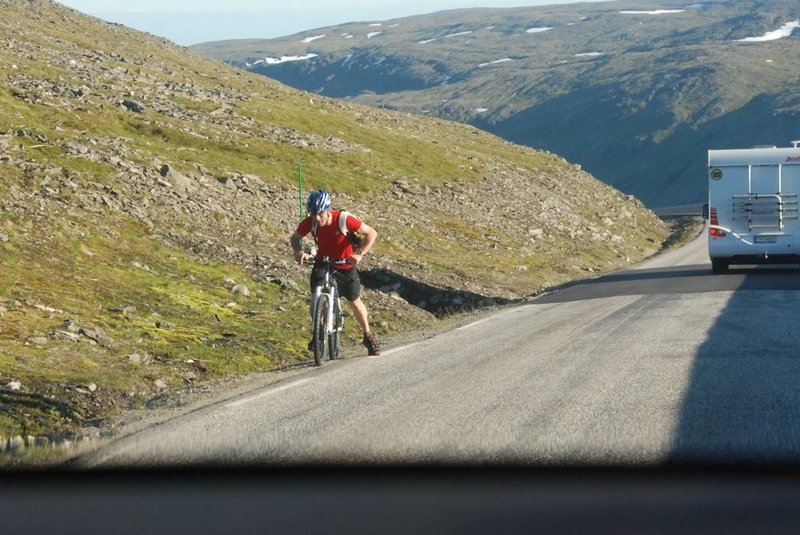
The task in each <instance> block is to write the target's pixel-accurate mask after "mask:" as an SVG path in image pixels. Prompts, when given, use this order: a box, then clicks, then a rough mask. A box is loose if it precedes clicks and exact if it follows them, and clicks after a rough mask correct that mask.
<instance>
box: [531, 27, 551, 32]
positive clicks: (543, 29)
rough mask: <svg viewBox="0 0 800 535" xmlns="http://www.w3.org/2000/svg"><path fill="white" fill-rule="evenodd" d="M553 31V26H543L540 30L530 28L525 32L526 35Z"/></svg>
mask: <svg viewBox="0 0 800 535" xmlns="http://www.w3.org/2000/svg"><path fill="white" fill-rule="evenodd" d="M552 29H553V27H552V26H541V27H539V28H528V29H527V30H525V33H542V32H546V31H547V30H552Z"/></svg>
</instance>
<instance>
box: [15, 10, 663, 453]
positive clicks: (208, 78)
mask: <svg viewBox="0 0 800 535" xmlns="http://www.w3.org/2000/svg"><path fill="white" fill-rule="evenodd" d="M0 9H2V12H3V17H2V18H0V173H2V176H3V180H2V181H0V280H1V281H2V284H0V320H1V321H2V322H1V323H0V445H3V444H7V445H9V446H13V447H14V448H18V447H19V446H20V444H24V443H25V442H26V438H25V437H32V438H30V439H27V440H28V442H29V443H32V442H36V439H35V438H33V437H39V438H40V441H42V442H44V441H46V440H49V441H52V440H63V439H64V437H72V436H75V435H76V433H78V434H80V433H83V434H86V433H90V432H91V429H95V431H94V432H95V433H97V432H98V431H97V429H98V426H100V425H101V424H104V423H108V422H109V421H111V422H113V419H114V417H115V415H117V414H119V411H120V410H122V409H124V408H131V407H133V408H136V407H139V408H146V407H149V406H153V405H158V404H159V403H163V402H165V400H167V399H173V400H174V399H176V397H177V398H179V397H180V395H181V393H185V392H187V391H203V390H204V389H206V388H207V385H209V384H211V382H213V381H219V380H221V379H223V378H226V377H238V376H243V375H246V374H249V373H257V372H263V371H268V370H271V369H275V368H276V367H282V366H290V365H296V364H298V363H304V362H307V359H308V356H307V354H306V352H305V345H306V342H307V339H308V336H309V335H308V326H307V318H306V316H307V312H306V301H305V300H306V284H307V283H306V278H307V275H308V272H307V271H306V270H305V269H303V268H300V267H298V266H295V265H294V264H293V263H292V261H291V257H290V254H289V247H288V236H289V234H290V233H291V231H292V230H293V228H294V226H295V225H296V223H297V220H298V210H299V206H298V204H299V199H298V197H299V195H298V191H297V182H296V179H297V175H298V162H299V163H300V164H301V167H300V170H301V172H302V177H303V178H304V180H305V185H304V186H305V188H304V189H305V192H308V191H309V190H310V189H311V188H316V187H326V188H328V189H329V190H331V191H332V193H333V195H334V199H335V205H336V206H339V207H342V208H347V209H349V210H351V211H353V212H354V213H356V214H357V215H360V216H362V217H363V218H364V219H365V220H366V221H368V222H369V223H370V224H371V225H372V226H374V227H375V228H377V229H378V231H379V234H380V236H379V242H378V245H377V246H376V248H375V250H374V254H372V255H370V257H368V259H367V262H366V263H365V265H364V269H363V271H362V273H363V280H364V282H365V285H366V286H367V289H366V292H365V301H366V302H367V305H368V306H369V308H370V311H371V316H372V320H373V323H374V325H375V326H376V330H377V331H378V333H379V335H381V336H384V337H385V336H390V335H392V334H393V333H399V332H403V331H408V330H413V329H420V328H425V327H428V326H431V325H436V323H437V322H438V321H439V319H438V318H440V317H444V316H446V315H447V314H450V313H453V312H459V311H463V310H469V309H471V308H475V307H487V306H494V305H498V304H503V303H508V302H513V301H516V300H519V299H524V298H525V297H526V296H529V295H531V294H535V293H537V292H539V291H541V290H542V289H544V288H547V287H549V286H552V285H556V284H559V283H562V282H564V281H567V280H571V279H574V278H579V277H585V276H590V275H592V274H593V273H601V272H604V271H608V270H612V269H615V268H618V267H620V266H624V265H627V264H628V263H630V262H634V261H637V260H640V259H642V258H644V257H645V256H647V255H650V254H652V253H653V252H654V251H656V250H657V249H658V248H659V247H660V245H661V243H662V241H663V240H664V239H665V237H666V234H667V229H666V228H665V226H664V224H663V223H662V222H661V221H660V220H659V219H658V218H656V217H655V216H654V215H653V214H652V213H651V212H650V211H648V210H646V209H645V208H644V207H643V205H642V204H641V203H640V202H639V201H637V200H636V199H634V198H632V197H629V196H626V195H623V194H621V193H619V192H618V191H616V190H614V189H612V188H610V187H608V186H606V185H604V184H602V183H601V182H599V181H597V180H596V179H594V178H593V177H592V176H591V175H589V174H587V173H586V172H584V171H583V170H581V168H580V167H579V166H578V165H574V164H570V163H568V162H567V161H565V160H564V159H563V158H561V157H559V156H556V155H554V154H550V153H546V152H540V151H536V150H533V149H530V148H525V147H520V146H516V145H513V144H511V143H508V142H505V141H503V140H500V139H498V138H496V137H494V136H492V135H490V134H487V133H485V132H482V131H480V130H478V129H476V128H473V127H470V126H464V125H460V124H456V123H451V122H446V121H441V120H436V119H431V118H423V117H417V116H413V115H408V114H402V113H396V112H390V111H385V110H378V109H374V108H368V107H362V106H359V105H356V104H352V103H347V102H340V101H335V100H330V99H327V98H324V97H319V96H317V95H311V94H308V93H303V92H300V91H296V90H293V89H290V88H288V87H285V86H283V85H281V84H279V83H276V82H273V81H271V80H268V79H266V78H264V77H261V76H257V75H255V74H249V73H245V72H243V71H241V70H239V69H235V68H233V67H230V66H227V65H225V64H223V63H221V62H217V61H212V60H208V59H204V58H201V57H198V56H195V55H193V54H191V53H189V52H188V51H187V50H186V49H184V48H181V47H177V46H175V45H173V44H171V43H169V42H167V41H165V40H163V39H159V38H156V37H154V36H151V35H147V34H142V33H139V32H135V31H132V30H129V29H127V28H124V27H121V26H119V25H114V24H108V23H104V22H102V21H99V20H96V19H92V18H90V17H86V16H84V15H82V14H80V13H78V12H76V11H74V10H70V9H67V8H64V7H63V6H61V5H59V4H57V3H55V2H51V1H49V0H0ZM354 323H355V322H353V321H352V320H350V321H349V322H348V324H347V330H346V335H347V340H346V342H347V344H348V347H349V348H351V350H352V349H354V348H356V347H357V340H358V333H357V332H355V330H356V327H355V324H354ZM9 437H11V439H13V440H10V439H9ZM19 437H21V438H19ZM20 441H21V442H20Z"/></svg>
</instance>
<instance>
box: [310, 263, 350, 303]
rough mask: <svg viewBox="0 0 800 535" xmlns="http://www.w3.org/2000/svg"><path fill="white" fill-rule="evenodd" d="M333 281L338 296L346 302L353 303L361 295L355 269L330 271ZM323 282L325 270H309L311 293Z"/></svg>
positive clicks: (322, 268)
mask: <svg viewBox="0 0 800 535" xmlns="http://www.w3.org/2000/svg"><path fill="white" fill-rule="evenodd" d="M331 273H333V280H335V281H336V286H337V287H338V288H339V295H341V296H342V297H344V298H345V299H347V300H348V301H355V300H356V299H358V297H359V296H360V295H361V280H360V279H359V278H358V271H357V270H356V268H351V269H331ZM324 280H325V268H324V267H314V269H312V270H311V291H312V292H313V291H314V288H316V287H317V286H320V285H322V283H323V282H324Z"/></svg>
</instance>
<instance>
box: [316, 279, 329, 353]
mask: <svg viewBox="0 0 800 535" xmlns="http://www.w3.org/2000/svg"><path fill="white" fill-rule="evenodd" d="M327 317H328V296H327V295H325V294H321V295H320V296H319V297H318V298H317V302H316V305H315V306H314V318H313V328H314V344H313V346H314V364H316V365H317V366H321V365H322V363H323V361H324V360H325V357H326V354H327V352H328V333H327V332H326V331H325V321H326V319H327Z"/></svg>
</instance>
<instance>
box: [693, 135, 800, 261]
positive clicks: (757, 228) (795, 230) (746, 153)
mask: <svg viewBox="0 0 800 535" xmlns="http://www.w3.org/2000/svg"><path fill="white" fill-rule="evenodd" d="M792 144H793V147H790V148H777V147H756V148H752V149H735V150H709V151H708V255H709V256H710V257H711V267H712V270H713V271H714V272H715V273H721V272H724V271H725V270H726V269H728V266H729V265H730V264H765V263H771V264H772V263H775V264H788V263H795V264H796V263H800V219H798V210H797V208H798V194H800V147H798V145H800V141H793V142H792Z"/></svg>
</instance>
